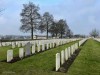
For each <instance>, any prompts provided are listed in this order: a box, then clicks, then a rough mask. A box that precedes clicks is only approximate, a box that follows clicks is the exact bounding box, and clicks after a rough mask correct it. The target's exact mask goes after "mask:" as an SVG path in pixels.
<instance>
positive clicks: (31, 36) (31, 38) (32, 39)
mask: <svg viewBox="0 0 100 75" xmlns="http://www.w3.org/2000/svg"><path fill="white" fill-rule="evenodd" d="M31 39H32V40H33V27H32V28H31Z"/></svg>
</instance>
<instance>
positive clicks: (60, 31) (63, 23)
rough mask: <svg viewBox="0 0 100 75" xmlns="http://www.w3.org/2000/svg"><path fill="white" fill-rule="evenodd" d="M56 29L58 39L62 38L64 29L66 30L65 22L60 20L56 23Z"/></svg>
mask: <svg viewBox="0 0 100 75" xmlns="http://www.w3.org/2000/svg"><path fill="white" fill-rule="evenodd" d="M58 27H59V34H60V37H61V38H62V36H63V34H65V33H66V28H67V23H66V21H65V20H63V19H60V20H59V21H58Z"/></svg>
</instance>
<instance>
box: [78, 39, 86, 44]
mask: <svg viewBox="0 0 100 75" xmlns="http://www.w3.org/2000/svg"><path fill="white" fill-rule="evenodd" d="M86 40H87V38H86V39H83V40H81V41H79V46H81V45H82V44H83V43H84V42H85V41H86Z"/></svg>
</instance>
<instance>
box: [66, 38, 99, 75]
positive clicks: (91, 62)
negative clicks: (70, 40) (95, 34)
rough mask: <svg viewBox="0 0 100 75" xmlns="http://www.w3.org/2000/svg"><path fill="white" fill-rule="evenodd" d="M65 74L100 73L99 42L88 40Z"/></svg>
mask: <svg viewBox="0 0 100 75" xmlns="http://www.w3.org/2000/svg"><path fill="white" fill-rule="evenodd" d="M67 75H100V43H99V42H96V41H94V40H92V39H90V40H88V41H87V42H86V44H85V45H84V46H83V47H82V50H81V52H80V54H79V55H78V57H77V58H76V60H75V61H74V63H73V64H72V65H71V67H70V68H69V71H68V73H67Z"/></svg>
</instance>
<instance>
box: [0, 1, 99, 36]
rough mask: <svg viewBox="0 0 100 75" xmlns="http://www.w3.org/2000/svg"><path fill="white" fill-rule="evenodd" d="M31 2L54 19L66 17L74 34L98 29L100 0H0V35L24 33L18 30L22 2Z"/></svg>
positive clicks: (87, 32)
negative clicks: (1, 10)
mask: <svg viewBox="0 0 100 75" xmlns="http://www.w3.org/2000/svg"><path fill="white" fill-rule="evenodd" d="M29 1H31V2H33V3H34V4H36V5H39V7H40V11H39V12H40V13H41V14H43V13H44V12H46V11H48V12H50V13H51V14H52V15H53V16H54V18H55V19H57V20H59V19H66V21H67V23H68V25H69V27H70V28H71V30H72V31H73V32H74V34H86V35H88V34H89V32H90V31H91V30H92V29H94V28H97V29H98V30H100V0H0V8H1V9H5V10H4V11H3V12H2V14H0V35H7V34H13V35H26V34H25V33H22V32H20V31H19V27H20V26H21V23H20V19H21V17H20V13H21V10H22V8H23V4H26V3H28V2H29Z"/></svg>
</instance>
